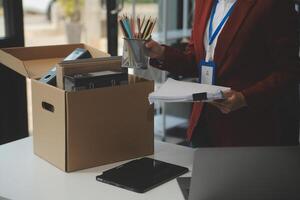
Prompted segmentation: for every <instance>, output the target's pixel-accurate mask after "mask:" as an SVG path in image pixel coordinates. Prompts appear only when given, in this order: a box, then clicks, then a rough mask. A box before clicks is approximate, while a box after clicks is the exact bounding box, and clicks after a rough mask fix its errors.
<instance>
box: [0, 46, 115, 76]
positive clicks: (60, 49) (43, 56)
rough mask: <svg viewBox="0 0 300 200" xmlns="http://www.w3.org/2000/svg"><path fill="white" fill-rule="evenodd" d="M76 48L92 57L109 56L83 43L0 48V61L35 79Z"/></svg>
mask: <svg viewBox="0 0 300 200" xmlns="http://www.w3.org/2000/svg"><path fill="white" fill-rule="evenodd" d="M76 48H85V49H87V50H88V51H89V52H90V53H91V54H92V56H93V57H94V58H99V57H106V56H109V54H107V53H104V52H102V51H99V50H97V49H95V48H92V47H90V46H88V45H85V44H70V45H53V46H39V47H18V48H6V49H1V50H0V62H1V63H2V64H4V65H5V66H7V67H9V68H11V69H12V70H14V71H16V72H17V73H19V74H21V75H23V76H25V77H28V78H32V79H37V78H40V77H41V76H42V75H43V74H45V73H46V72H47V71H48V70H50V69H51V68H52V67H53V66H54V65H55V64H57V63H59V62H61V61H62V60H63V58H65V57H67V56H68V55H69V54H70V53H71V52H73V51H74V50H75V49H76Z"/></svg>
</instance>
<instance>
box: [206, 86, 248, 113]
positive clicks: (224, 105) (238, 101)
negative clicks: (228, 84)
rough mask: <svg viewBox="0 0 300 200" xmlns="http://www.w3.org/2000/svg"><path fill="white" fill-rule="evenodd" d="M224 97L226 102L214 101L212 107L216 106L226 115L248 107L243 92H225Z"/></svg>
mask: <svg viewBox="0 0 300 200" xmlns="http://www.w3.org/2000/svg"><path fill="white" fill-rule="evenodd" d="M224 97H225V99H224V100H218V101H213V102H211V103H210V104H211V105H213V106H216V107H217V108H218V109H219V110H220V111H221V112H222V113H224V114H228V113H230V112H232V111H236V110H238V109H240V108H243V107H245V106H247V102H246V99H245V97H244V95H243V94H242V93H241V92H237V91H233V90H231V91H228V92H224Z"/></svg>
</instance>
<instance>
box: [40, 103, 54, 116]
mask: <svg viewBox="0 0 300 200" xmlns="http://www.w3.org/2000/svg"><path fill="white" fill-rule="evenodd" d="M42 107H43V109H44V110H47V111H49V112H52V113H54V111H55V108H54V106H53V105H52V104H50V103H47V102H44V101H43V102H42Z"/></svg>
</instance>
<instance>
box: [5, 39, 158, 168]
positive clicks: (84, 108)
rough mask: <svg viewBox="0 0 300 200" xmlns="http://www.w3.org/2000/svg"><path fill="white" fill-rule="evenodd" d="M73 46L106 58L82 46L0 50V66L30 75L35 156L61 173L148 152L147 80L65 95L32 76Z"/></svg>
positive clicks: (150, 121)
mask: <svg viewBox="0 0 300 200" xmlns="http://www.w3.org/2000/svg"><path fill="white" fill-rule="evenodd" d="M78 47H81V48H87V49H88V50H89V51H91V53H92V54H93V56H95V57H101V56H108V54H105V53H103V52H99V51H97V50H96V49H93V48H91V47H89V46H86V45H83V44H78V45H61V46H50V47H31V48H10V49H2V50H1V51H0V62H1V63H2V64H4V65H6V66H7V67H9V68H11V69H13V70H15V71H16V72H18V73H20V74H22V75H24V76H26V77H28V78H31V79H32V102H33V129H34V130H33V131H34V133H33V136H34V137H33V138H34V152H35V154H36V155H38V156H40V157H41V158H43V159H45V160H47V161H49V162H50V163H52V164H53V165H55V166H56V167H58V168H59V169H61V170H63V171H66V172H71V171H75V170H79V169H85V168H89V167H95V166H99V165H103V164H108V163H113V162H117V161H121V160H127V159H132V158H136V157H141V156H146V155H150V154H153V152H154V144H153V143H154V138H153V137H154V136H153V107H152V106H150V105H149V102H148V100H147V96H148V94H149V93H150V92H152V91H153V89H154V84H153V82H152V81H146V80H136V81H135V82H131V83H130V84H128V85H122V86H116V87H105V88H98V89H92V90H85V91H80V92H70V93H69V92H65V91H64V90H62V89H59V88H56V87H53V86H51V85H47V84H44V83H41V82H39V81H37V80H35V79H36V78H39V77H41V76H42V75H43V74H44V73H45V72H47V71H48V70H49V69H50V68H51V67H52V66H53V65H54V64H56V63H58V62H60V61H61V60H62V59H63V58H64V57H65V56H67V55H68V54H69V53H70V52H72V51H73V50H74V49H75V48H78Z"/></svg>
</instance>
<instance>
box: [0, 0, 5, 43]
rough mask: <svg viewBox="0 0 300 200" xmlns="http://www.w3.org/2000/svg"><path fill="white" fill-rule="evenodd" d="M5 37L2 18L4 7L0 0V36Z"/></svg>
mask: <svg viewBox="0 0 300 200" xmlns="http://www.w3.org/2000/svg"><path fill="white" fill-rule="evenodd" d="M4 37H5V20H4V9H3V0H0V38H4Z"/></svg>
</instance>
